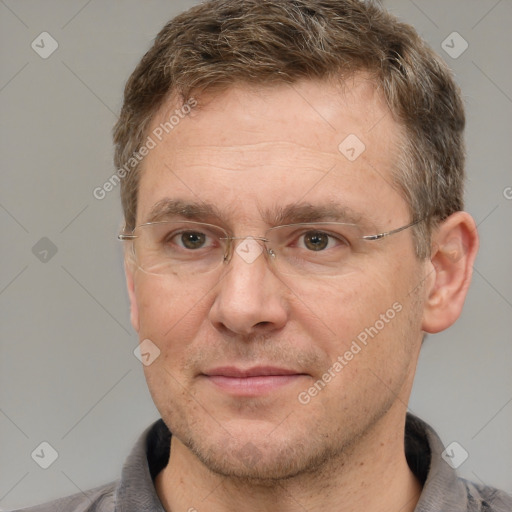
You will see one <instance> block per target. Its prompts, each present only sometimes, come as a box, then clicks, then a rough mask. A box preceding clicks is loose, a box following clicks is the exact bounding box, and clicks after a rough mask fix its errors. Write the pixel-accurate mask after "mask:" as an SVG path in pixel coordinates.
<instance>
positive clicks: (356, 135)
mask: <svg viewBox="0 0 512 512" xmlns="http://www.w3.org/2000/svg"><path fill="white" fill-rule="evenodd" d="M197 99H198V101H199V105H198V107H196V108H194V109H192V112H191V113H189V114H188V115H186V116H183V117H182V118H181V117H180V120H179V122H178V123H176V124H175V125H174V126H173V128H172V129H171V130H169V133H168V134H166V133H165V132H164V134H163V135H164V136H163V137H162V140H161V141H158V140H157V144H156V147H155V148H154V149H152V150H151V151H150V152H149V154H148V155H147V156H146V157H145V159H144V162H143V165H142V173H141V179H140V186H139V212H138V220H139V221H141V220H143V219H144V218H145V217H147V215H148V213H149V212H150V211H151V209H152V208H153V207H154V205H155V204H156V203H157V202H159V201H162V200H163V199H165V198H173V197H176V198H179V199H184V198H185V196H186V197H188V198H190V199H194V202H198V201H201V200H203V201H207V202H209V203H212V202H214V203H215V202H217V203H220V204H219V207H220V208H222V203H224V204H225V206H226V209H230V211H238V212H239V214H240V215H243V214H244V212H245V211H247V212H248V210H249V205H251V204H252V205H253V206H254V207H255V208H259V209H260V211H261V208H263V209H264V208H266V206H268V204H266V203H269V202H270V203H271V202H274V203H275V202H276V201H277V202H283V201H284V202H287V203H293V202H294V200H295V201H299V200H304V197H303V196H304V194H308V196H309V197H310V198H311V200H312V201H313V202H314V200H315V196H318V197H317V198H316V199H318V200H321V199H322V198H323V199H324V200H326V199H328V200H329V201H330V202H332V201H334V200H335V198H336V195H337V194H339V195H340V200H341V199H342V198H341V196H343V195H344V196H345V198H344V200H346V199H347V197H346V196H348V195H352V196H357V195H358V194H359V195H360V196H361V199H363V195H364V190H366V196H367V197H366V201H367V202H368V200H369V197H370V196H371V195H372V194H373V195H374V194H377V195H379V189H380V191H381V194H382V192H384V193H385V194H388V195H389V194H391V195H393V196H394V200H395V202H396V197H397V192H396V188H394V187H393V183H392V182H393V180H392V177H391V173H392V170H393V168H394V166H395V163H396V155H397V142H398V140H399V134H400V127H399V126H398V125H397V124H396V123H395V121H394V120H393V118H392V116H391V114H390V112H389V110H388V108H387V106H386V104H385V101H384V99H383V97H382V95H381V94H380V93H379V91H377V90H376V88H375V86H374V84H373V82H372V81H371V80H370V79H369V78H368V77H366V76H364V75H356V76H354V77H352V78H351V79H350V80H347V81H345V82H343V83H337V84H335V83H327V82H313V81H304V82H299V83H296V84H282V85H279V86H268V87H259V88H256V87H249V86H236V87H232V88H230V89H228V90H226V91H224V92H222V93H217V94H210V95H207V94H204V95H202V96H201V97H199V98H197ZM177 108H179V106H178V104H176V103H173V102H169V103H168V104H166V105H164V107H163V108H161V109H160V111H159V112H158V113H157V115H156V116H155V118H154V119H153V122H152V125H151V127H150V134H152V133H155V130H158V128H159V127H162V126H165V123H166V122H167V121H168V120H169V119H170V117H171V116H172V115H173V114H175V113H176V112H175V111H176V109H177ZM175 118H176V116H175ZM167 127H169V125H167ZM160 131H162V130H160ZM308 189H309V192H308ZM385 194H382V195H385ZM326 195H329V196H330V197H328V198H327V197H326ZM373 200H375V197H374V198H373ZM263 203H265V204H263ZM347 206H349V207H351V206H352V205H350V204H348V205H347ZM247 214H248V215H249V213H247Z"/></svg>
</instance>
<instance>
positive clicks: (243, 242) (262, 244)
mask: <svg viewBox="0 0 512 512" xmlns="http://www.w3.org/2000/svg"><path fill="white" fill-rule="evenodd" d="M222 240H223V241H224V242H225V243H226V247H225V251H224V259H223V261H224V263H229V262H230V261H231V258H232V257H233V253H234V252H235V250H236V252H237V254H238V255H239V256H240V257H241V258H242V259H243V260H244V261H245V262H246V263H252V262H253V261H254V260H255V259H256V258H257V257H258V256H259V255H260V254H261V253H262V252H267V250H268V249H267V246H266V243H267V242H269V241H270V240H269V239H268V238H266V237H263V236H252V235H248V236H228V237H223V238H222Z"/></svg>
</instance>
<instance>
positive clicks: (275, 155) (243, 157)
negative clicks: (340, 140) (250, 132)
mask: <svg viewBox="0 0 512 512" xmlns="http://www.w3.org/2000/svg"><path fill="white" fill-rule="evenodd" d="M334 149H335V151H332V152H328V151H320V150H318V149H314V148H312V147H308V146H304V145H302V144H298V143H294V142H288V141H261V142H255V143H252V144H225V145H220V144H215V145H199V144H196V145H187V146H181V147H176V148H174V149H173V151H172V152H171V154H170V155H169V156H170V159H169V160H170V161H169V166H170V167H171V168H176V169H180V168H184V167H186V168H193V167H201V166H206V167H209V168H218V169H222V170H227V171H244V170H250V169H254V168H255V167H263V166H272V167H275V166H286V167H290V164H292V165H293V167H294V168H296V169H302V170H315V171H320V172H327V171H328V170H329V169H330V168H332V166H333V165H334V164H335V163H336V161H337V160H339V157H340V155H339V153H338V154H337V153H336V148H334ZM290 154H293V157H294V158H293V162H291V161H290Z"/></svg>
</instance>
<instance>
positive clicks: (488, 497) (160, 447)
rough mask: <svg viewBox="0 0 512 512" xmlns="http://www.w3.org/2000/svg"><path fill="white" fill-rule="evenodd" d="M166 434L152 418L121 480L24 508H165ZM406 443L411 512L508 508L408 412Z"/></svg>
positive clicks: (51, 511) (502, 496)
mask: <svg viewBox="0 0 512 512" xmlns="http://www.w3.org/2000/svg"><path fill="white" fill-rule="evenodd" d="M170 438H171V434H170V432H169V430H168V429H167V427H166V426H165V424H164V423H163V421H162V420H159V421H157V422H156V423H154V424H153V425H152V426H151V427H149V428H148V429H147V430H146V431H145V432H144V433H143V434H142V435H141V437H140V438H139V440H138V441H137V443H136V444H135V446H134V448H133V450H132V452H131V454H130V455H129V456H128V458H127V459H126V462H125V464H124V467H123V471H122V474H121V478H120V480H118V481H116V482H113V483H110V484H108V485H104V486H102V487H98V488H96V489H93V490H91V491H88V492H86V493H80V494H76V495H74V496H70V497H68V498H62V499H59V500H56V501H53V502H51V503H47V504H45V505H40V506H36V507H32V508H28V509H24V512H60V511H62V512H165V509H164V508H163V506H162V504H161V502H160V500H159V498H158V495H157V493H156V490H155V486H154V484H153V479H154V477H155V476H156V475H157V474H158V473H159V472H160V471H161V470H162V469H163V468H164V467H165V465H166V464H167V460H168V455H169V449H170ZM405 449H406V450H405V451H406V456H407V462H408V464H409V466H410V468H411V470H412V471H413V472H414V473H415V475H416V476H417V478H418V480H419V481H420V482H421V483H422V484H423V492H422V493H421V497H420V499H419V501H418V504H417V506H416V508H415V512H477V511H478V512H491V511H493V512H512V496H510V495H508V494H506V493H504V492H502V491H498V490H496V489H493V488H491V487H487V486H483V485H477V484H474V483H471V482H468V481H466V480H463V479H462V478H459V477H458V476H457V474H456V472H455V470H454V469H453V468H452V467H451V466H450V465H449V464H448V463H447V462H446V461H445V460H443V458H442V457H441V453H442V452H443V450H444V447H443V444H442V442H441V440H440V439H439V437H438V436H437V434H436V433H435V432H434V430H433V429H432V428H431V427H429V426H428V425H427V424H426V423H424V422H423V421H421V420H420V419H418V418H416V417H414V416H412V415H410V414H408V415H407V421H406V435H405ZM18 512H21V511H18Z"/></svg>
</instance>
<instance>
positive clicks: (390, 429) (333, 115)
mask: <svg viewBox="0 0 512 512" xmlns="http://www.w3.org/2000/svg"><path fill="white" fill-rule="evenodd" d="M199 100H200V106H199V107H198V108H196V109H195V110H194V111H193V112H192V114H190V115H188V116H187V117H186V118H184V119H183V120H181V122H180V124H179V125H178V126H177V127H176V128H175V129H174V130H173V131H172V132H171V133H170V134H169V135H168V137H166V138H165V139H164V140H163V141H162V142H161V143H159V144H158V145H157V147H156V148H154V149H153V150H151V151H150V153H149V154H148V155H147V157H146V158H145V161H144V164H143V172H142V176H141V181H140V190H139V196H138V212H137V225H139V224H142V223H144V222H147V221H148V218H149V215H150V212H151V209H152V208H153V207H154V205H155V204H157V203H158V202H159V201H162V200H164V199H180V200H185V201H189V202H201V201H205V202H209V203H213V204H214V205H215V206H216V207H217V208H218V210H219V211H220V213H221V217H222V218H221V219H219V218H207V219H203V221H204V222H210V223H213V224H217V225H220V226H222V227H224V228H225V229H227V230H228V231H229V232H231V233H234V234H235V236H240V237H244V236H248V235H252V236H263V234H264V233H265V231H266V229H268V228H269V227H271V225H269V224H268V223H267V222H266V221H265V220H264V218H263V217H262V212H264V211H266V210H267V209H272V208H275V207H276V206H284V205H288V204H296V203H297V202H308V203H309V204H312V205H323V204H325V203H326V202H328V201H331V202H336V203H337V204H340V205H344V206H348V207H350V208H351V209H352V210H354V211H356V212H358V213H359V214H360V215H361V216H362V217H363V218H364V219H366V220H365V223H366V224H367V225H368V226H371V228H370V227H368V229H369V230H370V231H371V232H370V233H368V234H374V233H377V232H381V231H387V230H390V229H394V228H397V227H399V226H402V225H405V224H408V223H409V222H410V221H411V214H410V212H409V209H408V205H407V204H406V202H405V200H404V199H403V197H402V196H401V195H400V193H399V192H398V190H397V188H396V187H394V186H392V179H391V172H392V170H393V168H394V165H395V161H396V155H397V149H396V146H395V144H396V142H397V140H398V135H399V134H400V129H401V128H400V126H399V125H398V124H397V123H396V122H395V121H394V120H393V118H392V116H391V115H390V113H389V111H388V109H387V107H386V106H385V103H384V101H383V99H382V97H381V96H380V94H379V93H378V91H377V90H376V89H375V87H374V85H373V84H372V82H371V81H370V80H369V79H367V77H365V76H364V75H356V76H355V77H353V78H352V79H350V80H347V81H346V82H345V83H344V84H343V87H340V86H339V85H335V84H332V83H326V82H313V81H303V82H300V83H297V84H294V85H293V87H291V86H288V85H282V86H272V87H271V88H264V87H263V88H259V89H257V88H254V87H252V88H251V87H248V86H242V85H240V86H233V87H231V88H230V89H228V90H227V91H225V92H222V93H217V94H212V95H210V96H207V95H203V96H202V97H201V98H199ZM175 107H176V104H175V103H173V102H172V101H169V102H168V103H167V104H166V105H164V107H163V108H162V109H161V111H160V112H159V113H158V115H157V116H155V119H154V121H153V126H158V124H159V123H160V122H163V121H164V120H165V118H166V114H167V112H168V111H171V110H173V109H174V108H175ZM349 134H356V135H357V136H358V137H359V138H360V139H361V140H362V141H363V142H364V144H365V146H366V149H365V151H364V152H363V153H362V154H361V155H360V156H359V157H358V158H357V159H356V160H355V161H353V162H351V161H349V160H348V159H347V158H346V157H345V156H343V155H342V154H341V153H340V151H339V150H338V145H339V144H340V142H342V141H343V140H344V139H345V137H347V136H348V135H349ZM477 245H478V241H477V234H476V227H475V224H474V221H473V220H472V218H471V217H470V216H469V215H468V214H466V213H463V212H458V213H456V214H454V215H452V216H451V217H449V218H448V219H447V220H446V221H445V222H444V223H443V224H442V225H441V226H440V227H439V229H438V230H436V233H435V234H434V237H433V248H434V249H433V254H432V257H431V258H429V259H427V260H419V259H418V258H417V257H416V255H415V252H414V244H413V236H412V231H411V230H410V229H408V230H405V231H402V232H400V233H397V234H395V235H393V236H390V237H388V238H385V239H382V240H380V241H378V242H369V243H368V244H367V246H368V247H367V248H366V249H365V250H363V251H361V252H360V253H358V254H355V255H353V258H352V259H351V260H350V261H351V264H350V266H349V268H348V269H347V271H346V272H344V273H343V274H341V275H339V276H337V277H334V278H332V277H331V278H325V277H324V278H315V279H311V278H303V279H297V278H296V277H292V276H285V275H279V274H277V273H276V272H275V271H274V270H273V267H272V264H271V263H270V264H269V262H268V261H267V259H266V258H265V257H264V256H260V257H259V258H257V259H256V260H255V261H254V262H253V263H250V264H249V263H247V262H246V261H245V260H244V259H243V258H241V257H240V256H239V255H238V254H237V253H236V252H235V253H234V255H233V258H232V259H231V261H230V263H229V264H227V265H221V266H220V267H219V269H218V270H216V271H215V272H212V273H210V274H203V275H202V277H201V278H190V279H188V280H181V279H179V278H172V277H169V276H155V275H150V274H147V273H145V272H143V271H141V270H140V269H138V268H137V266H136V265H135V264H134V262H133V259H132V257H131V252H130V250H129V244H127V252H126V265H125V266H126V275H127V285H128V292H129V295H130V300H131V318H132V324H133V326H134V328H135V329H136V331H137V332H138V333H139V337H140V340H145V339H150V340H151V341H152V342H153V343H154V344H155V345H157V346H158V348H159V349H160V351H161V353H160V356H159V357H158V358H157V359H156V360H155V361H154V362H153V363H152V364H151V365H149V366H147V367H145V368H144V371H145V375H146V379H147V382H148V387H149V389H150V392H151V394H152V397H153V400H154V402H155V404H156V406H157V408H158V410H159V412H160V414H161V415H162V418H163V419H164V421H165V422H166V424H167V426H168V427H169V428H170V430H171V431H172V433H173V437H172V442H171V453H170V459H169V464H168V465H167V467H166V468H165V469H164V470H163V471H162V472H161V473H160V474H159V475H158V476H157V478H156V489H157V492H158V495H159V497H160V499H161V501H162V504H163V505H164V507H165V509H166V510H168V511H170V510H172V511H179V510H198V511H201V510H208V511H217V510H219V511H220V510H222V511H231V510H240V509H243V510H245V511H263V510H280V511H283V512H286V511H296V510H310V511H316V510H318V511H319V510H334V509H335V510H340V511H352V510H356V509H357V510H367V511H370V512H371V511H374V510H375V511H376V510H379V511H382V510H402V511H408V510H411V511H412V510H414V507H415V505H416V503H417V500H418V497H419V494H420V492H421V486H420V484H419V482H418V481H417V480H416V478H415V477H414V475H413V474H412V473H411V471H410V470H409V468H408V466H407V463H406V460H405V455H404V447H403V439H404V423H405V414H406V410H407V409H406V404H407V402H408V399H409V396H410V392H411V387H412V382H413V377H414V372H415V367H416V363H417V359H418V354H419V351H420V347H421V342H422V339H423V336H424V334H425V332H438V331H441V330H443V329H446V328H447V327H448V326H450V325H451V324H452V323H453V322H454V321H455V320H456V319H457V317H458V316H459V314H460V311H461V308H462V305H463V302H464V298H465V295H466V291H467V288H468V286H469V282H470V278H471V268H472V263H473V261H474V258H475V254H476V250H477ZM395 303H399V304H400V306H401V311H400V312H399V313H397V314H396V315H395V316H394V318H393V319H392V320H390V321H389V322H387V323H385V326H384V328H383V329H381V330H380V331H379V333H378V335H376V336H375V337H374V338H372V339H371V340H370V341H369V342H368V344H367V345H366V346H364V347H363V348H362V350H361V351H360V352H359V353H357V355H354V357H353V358H352V359H351V360H350V361H349V362H348V363H347V364H346V366H344V367H343V369H342V370H341V371H340V372H338V373H336V376H335V377H334V378H332V379H331V380H330V382H329V383H328V384H327V385H326V386H325V387H324V388H323V389H322V390H321V391H320V392H318V393H317V395H316V396H314V397H313V398H312V399H311V401H310V402H309V403H307V404H302V403H300V402H299V400H298V399H297V397H298V395H299V393H300V392H303V391H304V390H308V389H309V388H310V387H311V386H313V384H314V383H315V382H317V381H318V380H319V379H321V378H322V375H324V374H325V372H326V371H327V370H328V369H329V368H330V367H332V365H333V363H334V362H335V361H336V360H337V358H338V356H340V355H343V354H345V352H346V351H347V350H349V349H350V346H351V343H352V342H353V340H355V339H356V337H357V335H358V334H359V333H361V332H362V331H364V329H365V328H367V327H370V326H373V325H375V323H376V321H377V320H379V318H381V316H380V315H382V314H385V313H386V311H387V310H389V309H390V308H391V307H392V305H393V304H395ZM258 365H263V366H265V365H271V366H279V367H283V368H287V369H292V370H294V371H296V373H297V374H300V375H298V376H296V377H294V378H292V379H290V382H288V383H286V384H285V385H282V386H279V387H277V388H275V389H272V390H270V391H268V392H265V393H260V394H258V393H256V394H255V396H235V395H233V394H232V393H229V392H226V391H225V390H223V389H220V388H219V387H218V386H217V385H216V384H215V383H213V382H212V380H211V379H210V378H208V377H205V375H204V373H208V371H209V370H210V369H212V368H214V367H219V366H234V367H237V368H242V369H247V368H252V367H254V366H258Z"/></svg>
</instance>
